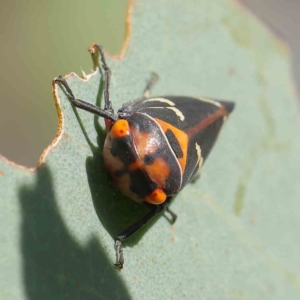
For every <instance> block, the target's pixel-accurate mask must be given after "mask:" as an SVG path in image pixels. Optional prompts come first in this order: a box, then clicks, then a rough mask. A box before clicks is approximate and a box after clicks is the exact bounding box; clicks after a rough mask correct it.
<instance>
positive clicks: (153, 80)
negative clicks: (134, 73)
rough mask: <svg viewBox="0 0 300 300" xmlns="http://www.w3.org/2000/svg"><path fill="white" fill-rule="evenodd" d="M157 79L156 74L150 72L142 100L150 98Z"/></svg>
mask: <svg viewBox="0 0 300 300" xmlns="http://www.w3.org/2000/svg"><path fill="white" fill-rule="evenodd" d="M158 79H159V77H158V75H157V74H156V73H154V72H152V73H151V77H150V79H149V80H148V82H147V85H146V87H145V90H144V93H143V98H145V99H147V98H149V97H150V93H151V89H152V88H153V86H154V84H155V83H156V82H157V81H158Z"/></svg>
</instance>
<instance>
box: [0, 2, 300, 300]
mask: <svg viewBox="0 0 300 300" xmlns="http://www.w3.org/2000/svg"><path fill="white" fill-rule="evenodd" d="M131 8H132V13H131V15H130V24H131V25H129V28H130V29H131V35H130V36H129V37H128V38H129V39H128V40H127V41H129V44H128V47H127V48H126V55H125V56H124V57H123V58H122V59H112V58H109V57H107V62H108V64H109V66H110V68H111V70H112V73H113V75H112V82H111V99H112V101H113V104H114V106H115V108H116V109H117V108H119V107H121V105H122V104H123V103H125V102H128V101H131V100H133V99H136V98H138V97H139V96H140V95H141V93H142V91H143V89H144V87H145V83H146V80H147V79H148V78H149V76H150V73H151V72H152V71H155V72H157V73H158V74H159V76H160V81H159V82H158V84H157V85H156V86H155V88H154V91H153V93H154V94H155V95H165V94H172V95H189V96H208V97H212V98H218V99H228V100H233V101H235V102H236V104H237V105H236V109H235V111H234V112H233V114H232V115H231V116H230V118H229V120H228V122H227V123H226V124H225V126H224V129H223V130H222V132H221V135H220V138H219V140H218V142H217V143H216V146H215V147H214V149H213V151H212V153H211V155H210V157H209V159H208V161H207V162H206V163H205V166H204V168H203V170H202V172H201V179H200V180H198V181H197V182H196V183H194V184H189V185H188V186H187V187H186V188H185V189H184V190H183V191H182V192H181V193H180V194H179V195H178V196H177V197H176V199H175V201H174V203H173V204H172V209H173V210H174V211H175V212H177V213H178V215H179V217H178V220H177V222H176V223H175V225H174V226H170V225H169V223H168V222H167V220H166V218H165V217H160V218H156V219H155V220H154V221H153V222H152V223H151V224H149V226H147V227H146V228H144V229H143V230H142V231H141V232H139V233H137V234H136V235H134V236H133V237H132V238H130V239H129V240H128V242H127V243H126V244H125V249H124V254H125V259H126V261H125V266H124V269H123V270H122V271H121V272H119V271H118V270H116V269H114V267H113V262H114V261H115V252H114V249H113V242H114V236H115V235H116V234H117V233H118V231H120V230H122V229H124V227H126V226H127V225H129V224H130V223H131V222H132V221H133V220H135V219H137V218H138V217H139V216H141V215H142V214H143V213H144V212H145V209H144V208H143V207H142V206H140V205H138V204H135V203H134V202H133V201H131V200H129V199H127V198H126V197H124V196H123V195H122V194H121V193H120V192H119V191H117V190H116V189H115V188H114V187H113V185H112V183H111V181H110V180H109V178H108V176H107V174H106V172H105V171H104V168H103V160H102V156H101V153H102V149H101V146H102V145H103V140H104V137H105V134H104V131H103V130H102V129H101V127H100V126H99V124H103V122H102V121H101V120H97V118H95V117H94V116H93V115H91V114H88V113H86V112H83V111H78V110H77V111H76V110H74V109H72V107H71V105H70V103H69V102H68V99H67V98H66V95H65V94H64V92H63V91H62V90H61V89H57V93H58V101H59V103H60V107H61V110H62V114H63V118H62V119H61V120H63V123H62V131H61V134H60V135H59V136H58V138H57V139H56V140H55V142H54V144H53V145H52V147H51V148H49V149H48V152H47V153H46V154H47V155H46V158H45V163H43V164H42V165H41V166H40V167H39V168H38V169H37V170H31V171H30V170H26V169H25V168H20V167H18V166H15V165H13V164H12V163H10V162H8V161H6V160H5V159H4V158H2V159H0V198H1V201H0V205H1V209H0V211H1V225H2V226H1V228H2V230H1V247H0V255H1V262H0V265H1V273H0V276H1V277H0V290H1V295H0V298H1V299H299V297H300V255H299V251H300V239H299V228H300V218H299V211H300V202H299V195H300V185H299V175H300V174H299V173H300V157H299V153H300V135H299V128H300V117H299V110H298V107H297V98H296V95H295V93H294V90H293V86H292V79H291V74H290V60H289V52H288V50H287V48H286V46H285V45H284V44H283V43H282V42H280V41H279V40H278V39H277V38H276V37H275V36H274V35H273V34H272V33H271V32H270V31H269V30H268V29H266V28H265V27H264V26H263V25H262V24H260V23H259V22H258V21H257V20H256V19H255V18H254V16H252V15H251V14H249V12H247V11H245V10H244V9H243V8H242V7H239V6H238V5H237V4H236V3H235V2H232V1H225V0H224V1H223V0H220V1H210V0H205V1H188V2H183V1H180V0H165V1H156V2H155V3H154V2H153V1H148V0H136V1H135V2H134V3H133V4H132V7H131ZM130 26H131V27H130ZM99 42H101V41H99ZM104 46H105V45H104ZM53 59H54V58H53ZM67 80H68V83H69V85H70V86H71V88H72V89H73V92H74V94H75V95H76V97H78V98H79V99H84V100H86V101H88V102H91V103H93V104H95V103H98V104H100V100H101V91H102V84H101V75H100V73H99V72H98V71H96V72H94V73H93V74H92V75H90V76H88V78H87V79H80V78H79V77H78V76H76V75H75V74H70V75H69V76H68V79H67ZM59 111H60V109H59ZM99 122H100V123H99Z"/></svg>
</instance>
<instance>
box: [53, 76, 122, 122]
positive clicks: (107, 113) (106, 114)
mask: <svg viewBox="0 0 300 300" xmlns="http://www.w3.org/2000/svg"><path fill="white" fill-rule="evenodd" d="M54 81H55V83H60V84H61V85H63V86H64V88H65V89H66V92H67V94H68V98H69V100H70V102H71V103H72V105H74V106H75V107H77V108H80V109H83V110H86V111H88V112H90V113H93V114H95V115H98V116H100V117H103V118H106V119H109V120H111V121H112V122H113V123H114V122H116V121H117V120H118V117H117V116H115V115H114V114H113V112H112V111H111V110H109V109H102V108H100V107H99V106H96V105H93V104H90V103H88V102H85V101H82V100H80V99H76V98H75V96H74V94H73V92H72V90H71V88H70V86H69V85H68V83H67V81H66V80H65V79H64V78H63V77H62V76H58V77H57V78H55V79H54Z"/></svg>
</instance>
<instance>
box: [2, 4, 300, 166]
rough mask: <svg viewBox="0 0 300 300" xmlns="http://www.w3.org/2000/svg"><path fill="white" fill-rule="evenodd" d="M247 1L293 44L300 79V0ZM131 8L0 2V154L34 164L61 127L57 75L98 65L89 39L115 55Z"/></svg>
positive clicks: (121, 5) (18, 161) (108, 5)
mask: <svg viewBox="0 0 300 300" xmlns="http://www.w3.org/2000/svg"><path fill="white" fill-rule="evenodd" d="M194 1H197V0H194ZM241 2H242V3H244V4H246V6H248V7H249V8H250V9H252V10H253V11H254V12H255V13H256V14H257V15H258V17H260V18H261V19H262V20H264V21H265V22H267V23H269V24H270V25H271V26H272V27H273V28H274V29H275V30H276V31H278V32H279V33H280V34H281V36H283V37H284V38H285V39H286V41H287V42H288V43H289V44H290V45H291V48H292V58H293V61H294V69H293V72H294V74H295V75H296V81H297V82H298V83H299V82H300V79H299V78H300V68H299V67H298V68H297V67H296V66H297V65H298V66H300V63H299V62H300V55H299V54H298V53H299V50H300V42H299V38H298V29H299V25H300V21H299V12H300V1H295V0H264V1H261V0H241ZM127 5H128V3H127V0H109V1H108V0H87V1H74V0H73V1H71V0H64V1H58V0H52V1H32V0H27V1H16V0H12V1H2V2H1V10H0V37H1V48H0V54H1V55H0V64H1V72H0V77H1V80H0V103H1V106H0V107H1V109H0V153H1V154H3V155H5V156H6V157H8V158H9V159H11V160H14V161H15V162H17V163H20V164H23V165H26V166H34V165H35V163H36V161H37V160H38V158H39V155H40V154H41V152H42V150H43V149H44V148H45V147H46V146H47V145H48V144H49V143H50V142H51V141H52V139H53V138H54V136H55V133H56V128H57V115H56V110H55V106H54V101H53V98H52V94H51V81H52V79H53V78H54V77H56V76H57V75H59V74H62V75H64V74H67V73H69V72H72V71H74V72H76V73H78V74H80V72H81V68H82V69H83V70H85V71H86V73H89V72H90V71H91V67H92V62H91V59H90V55H89V53H88V52H87V47H88V46H89V45H90V44H91V42H94V41H96V42H99V43H101V44H103V45H104V46H105V48H106V49H107V50H108V51H109V52H110V53H112V54H117V53H118V52H119V50H120V48H121V45H122V42H123V39H124V35H125V13H126V8H127ZM298 86H299V84H298Z"/></svg>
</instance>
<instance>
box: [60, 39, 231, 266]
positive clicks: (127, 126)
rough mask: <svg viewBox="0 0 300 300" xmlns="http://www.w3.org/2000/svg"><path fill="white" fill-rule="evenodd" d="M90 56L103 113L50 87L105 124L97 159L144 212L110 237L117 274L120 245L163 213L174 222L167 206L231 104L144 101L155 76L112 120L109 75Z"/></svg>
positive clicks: (197, 166)
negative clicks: (99, 76) (97, 70)
mask: <svg viewBox="0 0 300 300" xmlns="http://www.w3.org/2000/svg"><path fill="white" fill-rule="evenodd" d="M90 51H91V52H92V53H95V52H96V51H99V53H100V59H101V63H102V68H103V71H104V109H102V108H100V107H98V106H95V105H92V104H90V103H87V102H84V101H82V100H79V99H76V98H75V96H74V94H73V92H72V90H71V88H70V87H69V85H68V83H67V82H66V80H65V79H64V78H63V77H62V76H59V77H57V78H56V79H55V82H56V83H60V84H62V86H64V88H65V89H66V92H67V94H68V98H69V100H70V102H71V103H72V105H73V106H75V107H77V108H80V109H83V110H86V111H88V112H91V113H93V114H95V115H98V116H100V117H103V118H104V119H105V126H106V130H107V136H106V139H105V143H104V149H103V156H104V163H105V166H106V169H107V170H108V172H109V173H110V175H111V177H112V179H113V180H114V182H115V183H116V185H117V187H118V188H119V189H120V190H121V191H122V192H123V193H124V194H125V195H127V196H128V197H130V198H131V199H132V200H134V201H137V202H139V203H144V204H145V205H148V206H149V208H150V210H149V212H148V213H147V214H146V215H144V216H143V217H142V218H140V219H139V220H137V221H136V222H135V223H133V224H132V225H131V226H129V227H128V228H126V229H125V230H124V231H122V232H121V233H120V234H119V235H118V236H117V237H116V240H115V249H116V252H117V262H116V264H115V265H116V266H117V267H118V268H120V269H122V268H123V264H124V255H123V247H122V242H123V241H124V240H125V239H127V238H128V237H129V236H131V235H132V234H133V233H135V232H136V231H137V230H139V229H140V228H141V227H142V226H143V225H145V224H146V223H147V222H148V221H149V220H151V219H152V218H153V217H154V216H155V215H156V214H158V213H162V212H164V211H167V212H169V213H170V215H171V217H172V221H173V222H175V220H176V218H177V216H176V214H175V213H174V212H173V211H172V210H170V208H169V204H170V202H171V200H172V198H173V197H174V196H175V195H176V194H178V192H179V191H180V190H182V189H183V187H184V186H185V185H186V184H187V183H188V182H190V181H191V180H192V179H194V178H195V177H196V176H197V174H198V171H199V170H200V168H201V167H202V165H203V163H204V161H205V160H206V158H207V156H208V154H209V152H210V151H211V149H212V147H213V145H214V143H215V141H216V138H217V136H218V133H219V131H220V129H221V127H222V125H223V123H224V121H225V120H226V118H227V116H228V115H229V114H230V113H231V112H232V110H233V108H234V103H233V102H226V101H217V100H212V99H207V98H201V97H199V98H194V97H185V96H160V97H155V98H150V97H149V95H150V90H151V88H152V86H153V84H154V82H155V81H156V80H157V75H153V76H152V78H151V80H149V81H148V83H147V85H146V88H145V90H144V94H143V96H142V97H140V98H139V99H137V100H135V101H133V102H131V103H127V104H124V105H123V106H122V107H121V108H120V109H119V110H118V111H117V113H116V114H115V112H114V109H113V106H112V102H111V100H110V94H109V87H110V76H111V72H110V69H109V68H108V66H107V64H106V61H105V56H104V50H103V47H102V46H99V45H97V44H93V45H92V46H91V48H90Z"/></svg>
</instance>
